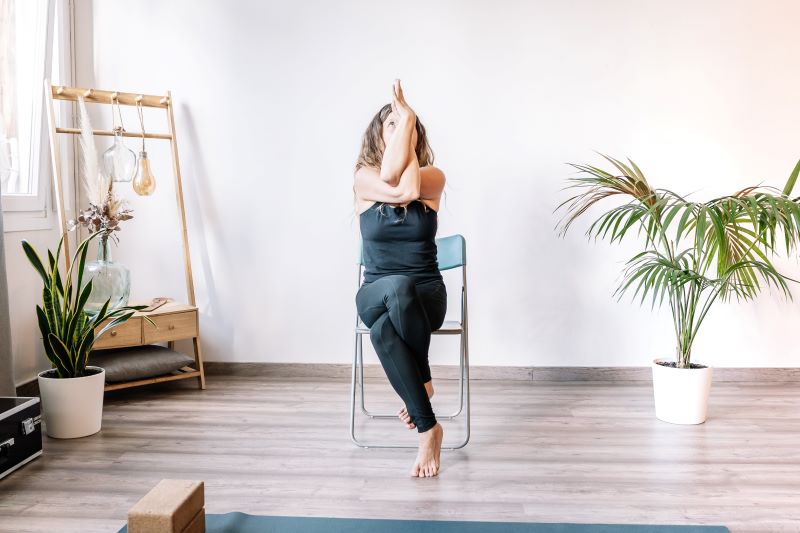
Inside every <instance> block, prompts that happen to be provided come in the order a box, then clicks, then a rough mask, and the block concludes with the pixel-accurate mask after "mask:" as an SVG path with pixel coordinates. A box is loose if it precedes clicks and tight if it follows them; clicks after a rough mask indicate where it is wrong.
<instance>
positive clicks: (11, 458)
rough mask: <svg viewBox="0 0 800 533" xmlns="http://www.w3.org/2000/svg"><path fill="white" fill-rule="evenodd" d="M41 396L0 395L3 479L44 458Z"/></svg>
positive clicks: (1, 472)
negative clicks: (23, 466)
mask: <svg viewBox="0 0 800 533" xmlns="http://www.w3.org/2000/svg"><path fill="white" fill-rule="evenodd" d="M41 405H42V404H41V403H40V402H39V398H38V397H33V398H16V397H2V396H0V479H2V478H4V477H5V476H7V475H8V474H10V473H11V472H13V471H14V470H16V469H17V468H19V467H21V466H22V465H24V464H25V463H27V462H29V461H32V460H33V459H35V458H36V457H39V456H40V455H42V422H41V420H42V417H41Z"/></svg>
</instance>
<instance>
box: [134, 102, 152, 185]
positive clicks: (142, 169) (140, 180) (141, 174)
mask: <svg viewBox="0 0 800 533" xmlns="http://www.w3.org/2000/svg"><path fill="white" fill-rule="evenodd" d="M136 109H137V110H138V111H139V122H140V124H141V125H142V150H141V151H140V152H139V166H138V169H137V171H136V177H135V178H134V179H133V190H134V191H136V194H138V195H140V196H150V195H151V194H153V191H155V190H156V178H155V176H153V173H152V172H150V160H149V159H148V158H147V151H146V150H145V149H144V117H143V116H142V104H141V98H137V99H136Z"/></svg>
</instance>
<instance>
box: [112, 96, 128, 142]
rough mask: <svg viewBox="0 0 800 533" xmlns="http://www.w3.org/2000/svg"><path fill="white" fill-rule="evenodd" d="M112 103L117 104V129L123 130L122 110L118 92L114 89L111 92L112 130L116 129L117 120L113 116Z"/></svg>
mask: <svg viewBox="0 0 800 533" xmlns="http://www.w3.org/2000/svg"><path fill="white" fill-rule="evenodd" d="M114 104H117V115H119V131H121V132H124V131H125V124H124V123H123V122H122V110H121V109H120V107H119V93H118V92H117V91H114V92H113V93H111V125H112V126H113V128H112V130H113V131H117V121H116V118H115V117H114Z"/></svg>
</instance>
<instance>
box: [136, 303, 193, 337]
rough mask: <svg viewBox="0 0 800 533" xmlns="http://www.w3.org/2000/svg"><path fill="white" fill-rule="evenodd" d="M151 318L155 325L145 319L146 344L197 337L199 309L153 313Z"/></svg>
mask: <svg viewBox="0 0 800 533" xmlns="http://www.w3.org/2000/svg"><path fill="white" fill-rule="evenodd" d="M150 320H152V321H153V322H155V324H156V325H155V326H153V324H151V323H150V322H148V321H147V320H144V321H143V322H142V325H143V327H144V344H151V343H153V342H164V341H170V340H178V339H186V338H189V337H197V311H185V312H182V313H170V314H167V315H160V316H159V315H153V316H150Z"/></svg>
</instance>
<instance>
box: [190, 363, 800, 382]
mask: <svg viewBox="0 0 800 533" xmlns="http://www.w3.org/2000/svg"><path fill="white" fill-rule="evenodd" d="M352 369H353V367H352V365H349V364H333V363H331V364H323V363H223V362H208V363H205V370H206V374H207V375H226V376H243V377H246V376H254V377H258V376H265V377H266V376H274V377H298V378H349V377H350V376H351V373H352ZM458 372H459V369H458V367H457V366H455V365H432V366H431V373H432V374H433V376H434V378H439V379H457V378H458ZM385 375H386V374H385V373H384V371H383V368H381V366H380V365H379V364H367V365H364V376H365V377H384V376H385ZM469 377H470V379H501V380H514V381H648V382H649V381H651V380H652V371H651V369H650V367H525V366H470V369H469ZM713 379H714V381H715V382H786V381H789V382H800V368H714V378H713Z"/></svg>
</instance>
